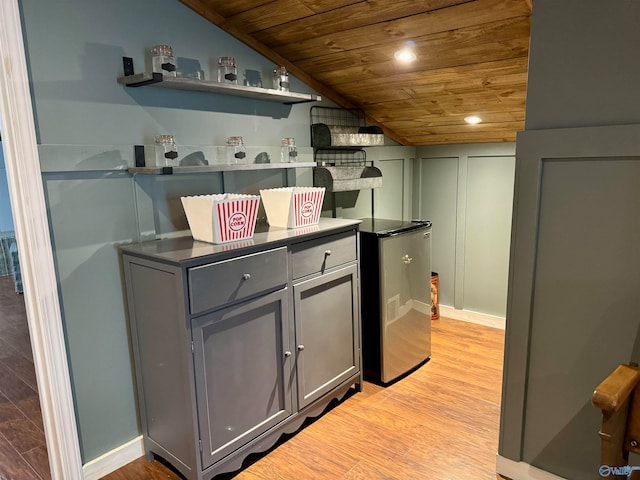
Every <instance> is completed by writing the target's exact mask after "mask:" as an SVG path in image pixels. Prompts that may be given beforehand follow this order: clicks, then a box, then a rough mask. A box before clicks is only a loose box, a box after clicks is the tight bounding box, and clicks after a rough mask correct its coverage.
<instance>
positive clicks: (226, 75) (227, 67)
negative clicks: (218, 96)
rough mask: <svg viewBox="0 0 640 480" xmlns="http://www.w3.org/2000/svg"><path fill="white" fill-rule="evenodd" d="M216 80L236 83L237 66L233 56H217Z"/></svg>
mask: <svg viewBox="0 0 640 480" xmlns="http://www.w3.org/2000/svg"><path fill="white" fill-rule="evenodd" d="M218 82H220V83H234V84H237V83H238V68H237V67H236V59H235V58H233V57H220V58H218Z"/></svg>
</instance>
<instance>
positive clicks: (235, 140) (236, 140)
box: [227, 137, 242, 145]
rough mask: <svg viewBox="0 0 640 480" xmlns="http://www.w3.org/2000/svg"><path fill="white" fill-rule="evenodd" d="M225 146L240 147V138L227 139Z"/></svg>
mask: <svg viewBox="0 0 640 480" xmlns="http://www.w3.org/2000/svg"><path fill="white" fill-rule="evenodd" d="M227 145H242V137H229V138H227Z"/></svg>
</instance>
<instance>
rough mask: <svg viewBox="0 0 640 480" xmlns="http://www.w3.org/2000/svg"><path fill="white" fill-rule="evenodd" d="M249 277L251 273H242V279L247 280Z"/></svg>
mask: <svg viewBox="0 0 640 480" xmlns="http://www.w3.org/2000/svg"><path fill="white" fill-rule="evenodd" d="M250 278H251V274H250V273H245V274H244V275H242V279H243V280H249V279H250Z"/></svg>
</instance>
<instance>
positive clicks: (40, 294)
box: [0, 0, 83, 480]
mask: <svg viewBox="0 0 640 480" xmlns="http://www.w3.org/2000/svg"><path fill="white" fill-rule="evenodd" d="M0 117H1V118H2V123H3V127H2V128H3V131H2V144H3V147H4V157H5V163H6V169H7V177H8V184H9V196H10V198H11V205H12V209H13V217H14V225H15V230H16V241H17V243H18V251H19V258H20V267H21V273H22V279H23V285H24V300H25V306H26V311H27V319H28V324H29V332H30V336H31V348H32V350H33V360H34V365H35V370H36V377H37V381H38V391H39V394H40V405H41V408H42V418H43V421H44V431H45V437H46V440H47V450H48V453H49V463H50V466H51V475H52V478H53V480H80V479H82V478H83V473H82V460H81V456H80V446H79V440H78V432H77V428H76V419H75V411H74V407H73V397H72V393H71V382H70V376H69V366H68V362H67V355H66V348H65V338H64V332H63V327H62V316H61V311H60V304H59V300H58V299H59V297H58V288H57V282H56V275H55V269H54V263H53V251H52V247H51V239H50V237H49V229H48V223H47V214H46V204H45V199H44V190H43V186H42V176H41V172H40V162H39V157H38V149H37V143H36V131H35V122H34V117H33V110H32V105H31V95H30V91H29V77H28V74H27V64H26V56H25V50H24V44H23V35H22V26H21V21H20V9H19V5H18V0H2V2H0Z"/></svg>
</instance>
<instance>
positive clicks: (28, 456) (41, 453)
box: [22, 445, 51, 480]
mask: <svg viewBox="0 0 640 480" xmlns="http://www.w3.org/2000/svg"><path fill="white" fill-rule="evenodd" d="M22 456H23V457H24V458H25V460H26V461H27V463H29V465H30V466H31V468H33V469H34V470H35V471H36V472H37V473H38V475H39V476H40V478H41V479H42V480H51V469H50V467H49V457H48V455H47V447H46V446H44V445H41V446H39V447H36V448H34V449H33V450H29V451H28V452H25V453H23V454H22Z"/></svg>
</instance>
